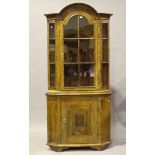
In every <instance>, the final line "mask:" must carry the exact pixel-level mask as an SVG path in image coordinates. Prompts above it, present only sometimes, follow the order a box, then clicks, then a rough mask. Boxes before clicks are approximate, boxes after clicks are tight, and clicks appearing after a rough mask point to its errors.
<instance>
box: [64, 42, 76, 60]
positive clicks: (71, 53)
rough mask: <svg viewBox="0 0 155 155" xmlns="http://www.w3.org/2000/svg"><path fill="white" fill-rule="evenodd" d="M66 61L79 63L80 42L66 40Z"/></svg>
mask: <svg viewBox="0 0 155 155" xmlns="http://www.w3.org/2000/svg"><path fill="white" fill-rule="evenodd" d="M64 61H65V62H77V61H78V41H77V40H75V39H72V40H64Z"/></svg>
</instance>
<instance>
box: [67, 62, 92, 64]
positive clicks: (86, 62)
mask: <svg viewBox="0 0 155 155" xmlns="http://www.w3.org/2000/svg"><path fill="white" fill-rule="evenodd" d="M94 63H95V62H64V64H69V65H70V64H94Z"/></svg>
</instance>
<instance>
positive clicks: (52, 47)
mask: <svg viewBox="0 0 155 155" xmlns="http://www.w3.org/2000/svg"><path fill="white" fill-rule="evenodd" d="M49 48H50V49H49V61H50V62H55V39H52V40H50V47H49Z"/></svg>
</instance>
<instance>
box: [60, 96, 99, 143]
mask: <svg viewBox="0 0 155 155" xmlns="http://www.w3.org/2000/svg"><path fill="white" fill-rule="evenodd" d="M96 103H97V99H96V98H93V97H85V98H83V97H74V98H72V97H71V98H69V99H68V98H66V97H63V98H62V102H61V105H62V107H61V110H62V142H63V143H74V144H76V143H77V144H78V143H79V144H80V143H90V142H91V143H95V142H97V131H98V127H97V104H96Z"/></svg>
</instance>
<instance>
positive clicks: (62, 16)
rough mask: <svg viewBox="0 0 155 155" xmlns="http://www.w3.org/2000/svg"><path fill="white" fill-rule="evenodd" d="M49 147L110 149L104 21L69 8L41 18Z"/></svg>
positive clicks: (85, 9) (84, 8)
mask: <svg viewBox="0 0 155 155" xmlns="http://www.w3.org/2000/svg"><path fill="white" fill-rule="evenodd" d="M45 16H46V17H47V30H48V31H47V32H48V38H47V39H48V91H47V93H46V95H47V122H48V123H47V126H48V143H47V144H48V146H49V147H51V148H52V149H53V150H55V151H62V150H64V149H67V148H70V147H90V148H93V149H97V150H102V149H104V148H105V147H106V146H107V145H108V144H109V143H110V95H111V91H110V90H109V18H110V16H111V14H105V13H97V11H96V10H95V9H93V8H92V7H91V6H89V5H86V4H81V3H75V4H71V5H69V6H67V7H65V8H64V9H62V10H61V11H60V13H58V14H46V15H45Z"/></svg>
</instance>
